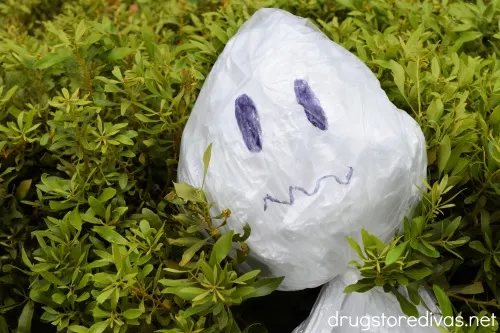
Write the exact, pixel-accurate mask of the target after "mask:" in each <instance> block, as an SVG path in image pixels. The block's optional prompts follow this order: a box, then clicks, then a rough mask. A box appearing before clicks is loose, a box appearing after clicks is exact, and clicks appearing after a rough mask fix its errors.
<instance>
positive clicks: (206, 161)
mask: <svg viewBox="0 0 500 333" xmlns="http://www.w3.org/2000/svg"><path fill="white" fill-rule="evenodd" d="M211 157H212V144H209V145H208V147H207V149H205V152H204V153H203V182H202V185H201V187H203V185H204V184H205V179H206V177H207V172H208V165H209V163H210V159H211Z"/></svg>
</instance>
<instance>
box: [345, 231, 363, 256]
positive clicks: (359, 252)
mask: <svg viewBox="0 0 500 333" xmlns="http://www.w3.org/2000/svg"><path fill="white" fill-rule="evenodd" d="M346 239H347V242H348V243H349V245H350V246H351V248H352V249H353V250H354V251H355V252H356V253H357V255H358V256H359V257H360V258H361V259H366V257H365V255H364V254H363V251H362V250H361V247H360V246H359V244H358V242H356V241H355V240H354V239H353V238H352V237H349V236H347V237H346Z"/></svg>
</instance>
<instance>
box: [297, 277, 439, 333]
mask: <svg viewBox="0 0 500 333" xmlns="http://www.w3.org/2000/svg"><path fill="white" fill-rule="evenodd" d="M358 279H359V275H358V274H357V272H356V273H355V272H353V271H348V272H347V273H345V274H343V275H341V276H339V277H337V278H336V279H334V280H333V281H331V282H329V283H328V284H326V285H324V286H323V288H322V289H321V292H320V295H319V297H318V299H317V300H316V304H315V305H314V307H313V310H312V311H311V315H310V316H309V318H307V319H306V320H305V321H304V322H303V323H302V324H301V325H300V326H299V327H297V328H296V329H295V330H294V331H293V332H292V333H362V332H367V333H420V332H422V333H438V332H440V331H439V329H438V328H437V327H436V326H438V325H443V322H444V323H446V322H447V321H448V320H447V321H443V320H442V319H441V316H440V315H439V312H440V311H439V309H438V308H437V307H436V303H435V300H434V299H433V298H432V296H431V295H430V294H428V293H427V291H426V290H425V289H422V290H421V292H420V296H421V297H422V299H423V300H424V303H425V304H426V305H427V307H428V309H426V308H425V307H424V306H423V305H422V304H420V305H419V306H418V307H417V308H418V310H419V316H418V317H415V318H410V317H408V316H406V315H404V314H403V312H402V311H401V307H400V305H399V303H398V300H397V298H396V296H395V295H394V294H392V293H385V292H384V291H383V290H382V289H381V288H374V289H372V290H370V291H368V292H366V293H350V294H345V293H343V290H344V288H345V287H346V286H347V285H349V284H352V283H356V281H358ZM404 291H405V290H404V289H402V290H400V292H401V294H402V295H404V296H406V295H405V293H404Z"/></svg>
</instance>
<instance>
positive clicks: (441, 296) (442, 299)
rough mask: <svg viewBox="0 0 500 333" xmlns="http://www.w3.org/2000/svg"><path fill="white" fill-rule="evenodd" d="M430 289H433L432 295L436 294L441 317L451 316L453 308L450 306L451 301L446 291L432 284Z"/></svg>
mask: <svg viewBox="0 0 500 333" xmlns="http://www.w3.org/2000/svg"><path fill="white" fill-rule="evenodd" d="M432 290H433V291H434V295H435V296H436V298H437V300H438V304H439V308H440V309H441V314H442V315H443V317H452V316H453V308H452V307H451V302H450V299H449V298H448V296H447V295H446V293H445V292H444V290H443V289H441V287H439V286H438V285H436V284H435V285H433V286H432Z"/></svg>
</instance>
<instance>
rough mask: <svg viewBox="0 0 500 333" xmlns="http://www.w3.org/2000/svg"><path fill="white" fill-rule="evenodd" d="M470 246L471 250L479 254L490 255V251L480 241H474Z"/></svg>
mask: <svg viewBox="0 0 500 333" xmlns="http://www.w3.org/2000/svg"><path fill="white" fill-rule="evenodd" d="M469 246H470V248H472V249H474V250H476V251H478V252H481V253H484V254H486V253H489V251H488V250H487V249H486V248H485V247H484V245H483V243H481V242H480V241H478V240H475V241H472V242H470V243H469Z"/></svg>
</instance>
